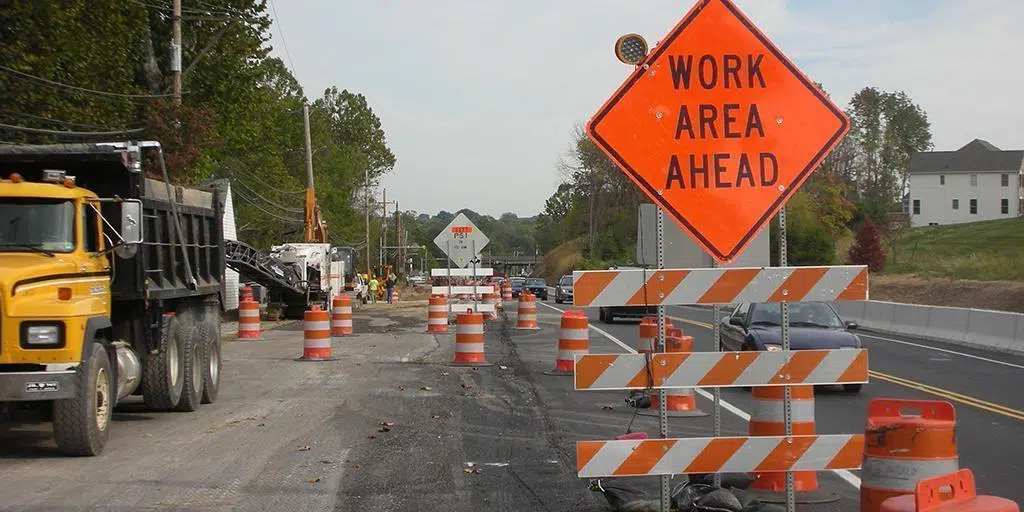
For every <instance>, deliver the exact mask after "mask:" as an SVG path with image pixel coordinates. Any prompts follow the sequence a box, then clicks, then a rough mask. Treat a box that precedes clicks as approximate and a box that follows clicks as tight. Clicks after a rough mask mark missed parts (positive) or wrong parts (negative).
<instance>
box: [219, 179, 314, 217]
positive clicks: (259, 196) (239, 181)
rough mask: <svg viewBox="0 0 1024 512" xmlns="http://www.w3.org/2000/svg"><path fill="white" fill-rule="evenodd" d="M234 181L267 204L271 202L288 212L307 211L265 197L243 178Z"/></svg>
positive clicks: (272, 204)
mask: <svg viewBox="0 0 1024 512" xmlns="http://www.w3.org/2000/svg"><path fill="white" fill-rule="evenodd" d="M234 183H235V184H237V185H241V186H242V188H244V189H245V190H246V192H247V193H249V194H252V195H254V196H256V197H258V198H260V199H262V200H263V201H264V202H266V203H267V204H269V205H271V206H275V207H277V208H279V209H281V210H284V211H286V212H288V213H304V212H305V210H303V209H302V208H289V207H287V206H282V205H280V204H277V203H275V202H274V201H271V200H270V199H267V198H265V197H263V196H262V195H260V194H259V192H256V191H255V190H253V189H252V187H250V186H248V185H246V184H245V183H243V182H242V181H241V180H239V179H237V178H236V179H235V180H234Z"/></svg>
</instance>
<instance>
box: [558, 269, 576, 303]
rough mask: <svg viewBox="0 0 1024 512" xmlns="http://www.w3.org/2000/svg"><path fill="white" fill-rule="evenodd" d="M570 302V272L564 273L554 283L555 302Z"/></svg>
mask: <svg viewBox="0 0 1024 512" xmlns="http://www.w3.org/2000/svg"><path fill="white" fill-rule="evenodd" d="M563 302H572V274H566V275H564V276H562V277H561V279H559V280H558V284H556V285H555V303H556V304H561V303H563Z"/></svg>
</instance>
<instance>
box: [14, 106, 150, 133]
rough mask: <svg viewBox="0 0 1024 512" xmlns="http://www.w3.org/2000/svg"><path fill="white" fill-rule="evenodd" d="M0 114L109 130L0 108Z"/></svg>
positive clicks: (95, 125)
mask: <svg viewBox="0 0 1024 512" xmlns="http://www.w3.org/2000/svg"><path fill="white" fill-rule="evenodd" d="M0 113H3V114H10V115H13V116H18V117H24V118H25V119H34V120H36V121H44V122H47V123H54V124H62V125H65V126H77V127H80V128H93V129H96V130H110V128H109V127H106V126H100V125H98V124H92V123H79V122H75V121H65V120H63V119H52V118H49V117H43V116H37V115H33V114H26V113H24V112H16V111H14V110H7V109H5V108H0ZM135 128H139V127H131V128H129V129H135Z"/></svg>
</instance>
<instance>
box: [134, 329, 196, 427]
mask: <svg viewBox="0 0 1024 512" xmlns="http://www.w3.org/2000/svg"><path fill="white" fill-rule="evenodd" d="M184 341H185V336H182V333H181V322H180V321H179V320H178V317H177V316H175V317H172V318H170V319H168V321H167V332H165V333H163V335H162V336H161V339H160V351H159V352H158V353H157V354H149V355H148V356H147V357H146V363H145V364H146V366H145V368H143V370H142V398H143V399H144V400H145V402H146V406H147V407H149V408H150V409H152V410H154V411H169V410H171V409H174V408H175V407H177V406H178V402H180V401H181V395H182V391H183V390H184V384H185V358H184V354H185V346H184V345H185V343H184Z"/></svg>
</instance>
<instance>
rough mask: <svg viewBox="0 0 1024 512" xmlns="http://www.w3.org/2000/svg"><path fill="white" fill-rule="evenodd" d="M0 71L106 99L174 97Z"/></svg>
mask: <svg viewBox="0 0 1024 512" xmlns="http://www.w3.org/2000/svg"><path fill="white" fill-rule="evenodd" d="M0 70H2V71H6V72H7V73H10V74H11V75H14V76H15V77H17V78H21V79H22V80H31V81H35V82H39V83H42V84H46V85H50V86H52V87H60V88H63V89H67V90H69V91H75V92H79V93H83V94H94V95H97V96H105V97H108V98H120V99H130V100H140V99H158V98H170V97H172V96H174V95H173V94H171V93H168V94H126V93H120V92H110V91H100V90H96V89H89V88H87V87H79V86H77V85H71V84H65V83H62V82H57V81H55V80H50V79H48V78H43V77H41V76H36V75H33V74H30V73H25V72H24V71H18V70H17V69H14V68H10V67H7V66H3V65H0ZM182 94H185V93H184V92H182Z"/></svg>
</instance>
